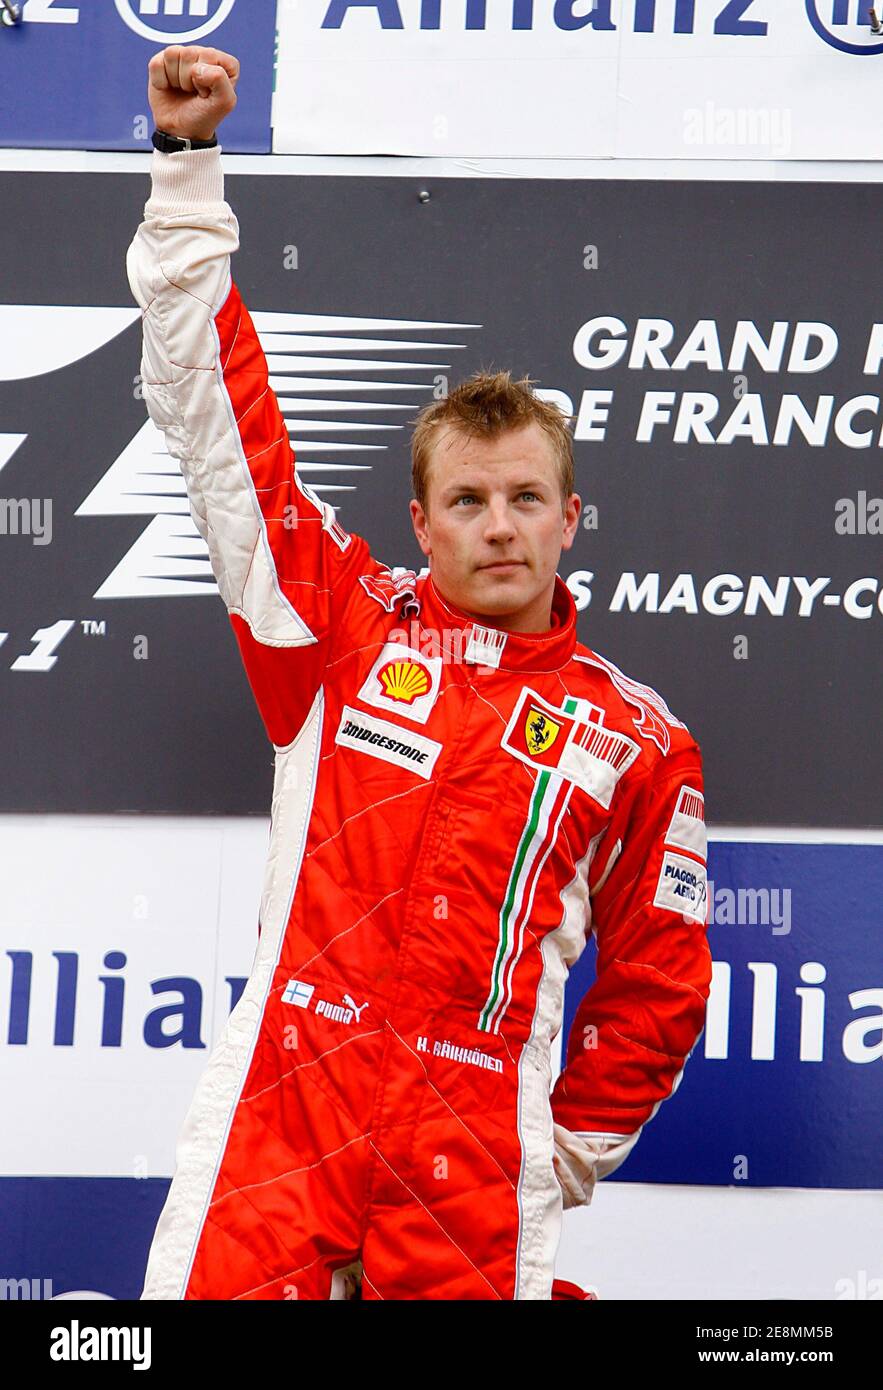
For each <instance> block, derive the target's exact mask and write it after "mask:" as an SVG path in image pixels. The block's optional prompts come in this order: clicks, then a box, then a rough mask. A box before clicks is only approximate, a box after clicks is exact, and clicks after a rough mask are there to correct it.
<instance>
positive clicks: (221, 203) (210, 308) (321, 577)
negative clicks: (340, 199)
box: [126, 45, 370, 747]
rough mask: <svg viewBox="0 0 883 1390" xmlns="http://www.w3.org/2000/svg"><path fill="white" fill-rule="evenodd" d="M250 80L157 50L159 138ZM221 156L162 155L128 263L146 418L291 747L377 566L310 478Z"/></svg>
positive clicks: (260, 694)
mask: <svg viewBox="0 0 883 1390" xmlns="http://www.w3.org/2000/svg"><path fill="white" fill-rule="evenodd" d="M238 78H239V63H238V61H237V60H236V59H235V58H234V57H232V55H230V54H226V53H222V52H221V51H220V50H218V49H206V48H202V47H190V48H186V47H181V46H177V45H176V46H173V47H170V48H166V49H164V50H163V52H162V53H158V54H156V55H155V56H154V57H153V58H152V59H151V60H150V64H149V80H150V86H149V97H150V104H151V109H152V111H153V115H154V119H155V121H156V125H157V129H158V130H162V131H164V132H166V133H167V134H169V135H174V136H179V137H185V138H187V139H191V140H210V139H211V138H212V137H213V135H214V134H215V132H216V131H217V128H218V125H219V124H220V122H221V121H222V120H223V118H224V116H225V115H227V114H228V113H229V112H230V111H231V110H232V109H233V107H234V106H235V104H236V94H235V86H236V83H237V81H238ZM220 155H221V147H220V145H215V146H214V147H212V148H203V149H192V150H184V151H181V152H178V153H173V154H164V153H161V152H159V151H155V152H154V154H153V162H152V166H151V178H152V189H151V195H150V199H149V200H148V202H147V204H146V206H145V208H144V221H143V222H142V223H141V225H140V227H139V228H138V230H137V232H136V234H135V237H134V239H133V241H132V244H131V246H130V247H129V251H128V256H127V261H126V265H127V271H128V276H129V284H130V285H131V288H132V293H133V294H134V296H135V298H136V300H137V301H138V303H139V304H140V306H141V309H142V315H143V354H142V361H141V377H142V383H143V392H144V399H145V401H146V403H147V409H148V412H149V414H150V416H151V418H152V419H153V420H154V422H155V423H156V424H157V426H158V427H159V428H160V429H161V430H162V431H163V432H164V434H165V438H166V443H167V446H168V449H169V452H170V453H171V454H172V455H173V457H174V458H176V459H177V460H178V462H179V463H180V465H181V471H182V473H183V475H184V480H185V483H186V486H187V494H188V497H189V499H190V512H191V515H192V517H193V520H194V523H195V524H196V527H197V529H198V530H199V532H200V534H201V535H202V537H203V538H204V540H205V541H206V543H207V545H208V549H209V556H210V558H211V564H212V570H213V572H214V575H215V578H216V580H217V583H218V588H219V590H220V593H221V597H222V598H223V600H224V603H225V604H226V606H227V609H228V612H229V614H230V620H231V623H232V625H233V628H234V631H235V633H236V637H237V640H238V642H239V646H240V650H241V652H242V657H243V660H244V662H245V666H246V670H247V672H248V677H249V680H250V683H251V686H252V690H253V691H254V695H255V698H256V700H257V703H258V707H259V709H260V712H261V716H262V718H263V721H264V725H265V728H266V730H267V733H268V736H269V737H270V739H271V740H272V741H273V743H275V744H276V745H278V746H280V747H284V746H286V745H287V744H289V743H290V742H291V740H292V739H293V738H294V737H295V735H296V733H297V732H298V730H299V728H300V726H301V725H302V723H303V721H304V719H305V718H306V715H307V714H308V712H309V709H310V706H311V705H312V702H313V699H314V697H315V694H316V691H317V690H318V688H319V685H320V684H321V682H322V676H323V672H324V666H325V662H326V661H327V658H328V651H329V646H330V637H331V634H332V631H333V628H334V624H335V622H336V620H337V618H338V617H339V616H340V614H341V612H342V610H343V608H344V607H345V605H346V603H347V601H348V598H349V596H350V593H351V592H352V587H353V585H354V584H355V583H356V579H357V577H358V575H359V573H360V572H362V571H364V570H365V569H366V568H368V566H369V565H370V556H369V553H368V547H367V545H366V543H365V542H364V540H362V539H361V538H360V537H358V536H355V535H348V534H347V533H346V532H345V531H344V530H343V528H342V527H341V526H339V525H338V523H337V522H336V520H335V516H334V510H333V508H332V507H331V506H330V505H329V504H328V503H324V502H322V501H320V500H319V498H318V497H316V496H315V495H314V494H313V493H312V491H311V489H310V488H309V487H307V486H306V485H305V484H304V483H302V482H301V480H300V479H299V478H298V476H297V473H296V470H295V460H294V454H293V451H292V449H291V445H290V442H289V438H288V430H287V427H286V424H285V420H284V419H283V417H282V414H281V412H280V410H279V405H278V402H277V400H276V397H275V394H274V393H273V390H272V388H271V387H270V385H269V381H268V373H267V363H266V359H265V357H264V353H263V349H262V348H261V345H260V342H259V341H258V337H257V334H256V332H255V329H254V326H253V324H252V321H251V317H250V315H249V313H248V310H247V308H246V307H245V305H244V304H243V302H242V299H241V297H240V295H239V291H238V290H237V288H236V286H235V284H234V283H233V282H232V279H231V273H230V258H231V256H232V255H233V253H234V252H235V251H236V250H237V249H238V247H239V224H238V222H237V219H236V217H235V215H234V213H233V211H232V209H231V208H230V206H229V204H228V203H227V202H226V201H225V199H224V175H223V170H222V167H221V158H220Z"/></svg>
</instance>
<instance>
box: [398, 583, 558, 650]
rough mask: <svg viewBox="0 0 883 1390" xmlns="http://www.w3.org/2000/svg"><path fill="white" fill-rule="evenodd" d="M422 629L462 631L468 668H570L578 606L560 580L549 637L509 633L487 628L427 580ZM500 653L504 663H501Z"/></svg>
mask: <svg viewBox="0 0 883 1390" xmlns="http://www.w3.org/2000/svg"><path fill="white" fill-rule="evenodd" d="M417 598H418V600H419V603H420V625H421V627H424V628H433V629H435V630H437V631H438V632H439V634H440V636H441V639H442V641H443V640H444V631H445V629H448V630H450V629H453V628H457V629H459V630H460V631H461V632H462V634H463V636H462V638H461V640H460V648H461V650H462V651H463V653H464V660H465V661H466V662H467V663H469V664H474V665H480V666H489V665H495V666H498V668H499V670H501V671H537V672H540V671H557V670H559V669H560V668H561V667H562V666H566V665H567V663H568V661H570V659H571V657H572V656H573V652H574V648H575V647H576V640H577V638H576V605H575V604H574V601H573V595H572V594H571V592H570V590H569V589H568V587H567V585H566V584H565V583H564V580H563V579H562V578H561V576H560V575H558V574H556V576H555V589H554V593H553V595H552V627H550V628H548V629H547V630H546V631H545V632H508V631H507V630H506V629H504V628H488V627H485V626H483V625H482V624H481V623H479V622H477V621H476V620H475V619H474V618H471V617H470V616H469V615H468V613H464V612H463V610H462V609H460V608H457V607H455V606H454V604H452V603H449V602H448V600H447V599H445V598H443V597H442V595H441V594H440V593H439V591H438V589H437V588H436V587H435V584H434V583H433V580H432V575H431V574H430V575H425V576H424V577H423V578H422V579H420V580H419V581H418V583H417ZM497 653H498V654H499V661H497Z"/></svg>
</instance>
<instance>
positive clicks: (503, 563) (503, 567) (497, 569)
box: [478, 560, 524, 574]
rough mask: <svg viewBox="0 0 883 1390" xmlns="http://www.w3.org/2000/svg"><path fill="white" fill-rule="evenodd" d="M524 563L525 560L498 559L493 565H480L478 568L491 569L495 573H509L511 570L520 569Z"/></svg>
mask: <svg viewBox="0 0 883 1390" xmlns="http://www.w3.org/2000/svg"><path fill="white" fill-rule="evenodd" d="M523 564H524V561H523V560H497V561H495V563H494V564H492V565H479V567H478V568H479V569H480V570H490V571H491V573H493V574H507V573H509V571H510V570H517V569H520V568H521V566H522V565H523Z"/></svg>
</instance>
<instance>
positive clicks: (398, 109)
mask: <svg viewBox="0 0 883 1390" xmlns="http://www.w3.org/2000/svg"><path fill="white" fill-rule="evenodd" d="M869 9H870V4H869V0H592V2H591V3H589V0H585V3H583V4H577V3H575V0H490V3H488V0H376V3H371V0H314V2H312V3H297V2H296V0H295V2H294V3H288V2H287V0H284V2H283V3H282V4H280V7H279V69H278V78H277V84H276V91H275V95H274V100H273V148H274V150H275V151H276V152H277V153H307V154H314V153H324V154H350V153H352V154H408V155H453V156H467V157H473V158H474V157H504V158H505V157H510V158H516V159H525V158H531V157H536V158H541V159H550V158H559V159H580V158H583V159H584V158H604V157H606V158H618V159H623V158H648V159H747V160H752V159H754V160H758V159H760V160H788V159H880V158H881V155H883V129H881V126H880V123H879V121H877V120H875V119H874V113H875V111H876V110H877V107H878V104H879V87H880V76H881V67H883V35H879V34H878V35H874V34H873V33H872V31H871V26H870V18H869V15H868V11H869ZM878 12H879V11H878Z"/></svg>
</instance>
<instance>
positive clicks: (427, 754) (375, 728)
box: [334, 705, 442, 780]
mask: <svg viewBox="0 0 883 1390" xmlns="http://www.w3.org/2000/svg"><path fill="white" fill-rule="evenodd" d="M334 741H335V743H340V744H342V745H343V746H344V747H345V748H355V749H357V750H358V751H359V752H360V753H370V754H371V755H372V756H373V757H375V758H382V760H383V761H384V762H387V763H395V764H396V766H397V767H404V768H407V769H408V771H409V772H416V774H417V776H418V777H425V778H426V779H427V780H428V779H429V778H430V777H431V776H432V770H433V768H434V767H435V760H436V758H437V757H438V755H439V753H440V752H441V749H442V746H441V744H440V743H436V742H435V741H434V740H433V739H431V738H424V737H423V735H422V734H413V733H411V731H410V729H402V728H401V727H400V726H399V725H398V724H392V723H391V722H390V721H389V720H388V719H377V718H376V717H375V716H374V715H372V714H364V713H363V712H362V711H361V710H357V709H353V708H352V707H351V706H350V705H344V707H343V714H342V715H341V720H340V725H339V727H338V730H337V733H336V734H335V736H334Z"/></svg>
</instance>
